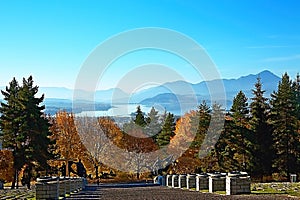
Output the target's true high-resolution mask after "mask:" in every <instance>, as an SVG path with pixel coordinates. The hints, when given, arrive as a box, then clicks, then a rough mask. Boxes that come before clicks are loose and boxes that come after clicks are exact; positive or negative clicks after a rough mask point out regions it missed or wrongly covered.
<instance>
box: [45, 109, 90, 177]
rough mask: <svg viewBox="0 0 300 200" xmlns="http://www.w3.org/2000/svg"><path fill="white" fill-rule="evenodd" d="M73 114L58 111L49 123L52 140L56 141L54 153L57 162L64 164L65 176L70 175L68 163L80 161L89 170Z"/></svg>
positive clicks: (86, 155)
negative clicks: (57, 156) (56, 156)
mask: <svg viewBox="0 0 300 200" xmlns="http://www.w3.org/2000/svg"><path fill="white" fill-rule="evenodd" d="M74 119H75V116H74V114H70V113H67V112H65V111H60V112H58V113H57V114H56V116H55V117H53V118H52V119H51V120H50V121H51V124H52V126H51V132H52V134H53V135H52V137H51V139H52V140H55V141H56V144H55V153H56V154H57V155H59V158H58V160H60V161H63V162H65V163H66V170H67V172H66V174H67V175H70V171H69V169H70V166H68V165H69V161H78V160H79V159H81V160H82V161H83V164H84V165H85V167H86V168H90V167H91V164H90V162H89V159H88V158H89V156H90V154H89V152H88V151H87V150H86V148H85V146H84V145H83V144H82V142H81V139H80V136H79V135H78V132H77V129H76V125H75V121H74Z"/></svg>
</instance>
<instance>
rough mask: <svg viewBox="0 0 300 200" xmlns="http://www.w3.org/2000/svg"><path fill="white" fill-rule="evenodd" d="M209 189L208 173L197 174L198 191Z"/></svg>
mask: <svg viewBox="0 0 300 200" xmlns="http://www.w3.org/2000/svg"><path fill="white" fill-rule="evenodd" d="M200 190H208V175H207V174H197V176H196V191H200Z"/></svg>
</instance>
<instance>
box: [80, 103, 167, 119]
mask: <svg viewBox="0 0 300 200" xmlns="http://www.w3.org/2000/svg"><path fill="white" fill-rule="evenodd" d="M138 106H139V105H138V104H117V105H113V106H112V108H110V109H109V110H107V111H84V112H81V113H79V114H76V115H77V116H89V117H93V116H95V117H100V116H114V117H129V116H130V114H131V113H135V112H136V109H137V107H138ZM140 107H141V109H142V112H144V113H149V112H150V110H151V107H147V106H144V105H140ZM156 109H157V108H156ZM157 110H158V111H159V112H161V111H160V110H159V109H157Z"/></svg>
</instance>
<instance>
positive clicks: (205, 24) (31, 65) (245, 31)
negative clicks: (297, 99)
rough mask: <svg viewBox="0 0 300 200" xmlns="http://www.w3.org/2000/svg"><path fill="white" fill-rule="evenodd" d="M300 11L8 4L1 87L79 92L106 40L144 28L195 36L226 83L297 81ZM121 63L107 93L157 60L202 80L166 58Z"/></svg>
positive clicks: (222, 0)
mask: <svg viewBox="0 0 300 200" xmlns="http://www.w3.org/2000/svg"><path fill="white" fill-rule="evenodd" d="M299 9H300V1H298V0H249V1H248V0H210V1H208V0H203V1H201V0H195V1H193V0H173V1H171V0H159V1H158V0H120V1H116V0H107V1H106V0H95V1H92V0H36V1H33V0H18V1H17V0H0V27H1V28H0V86H4V85H7V84H8V82H9V81H10V80H11V79H12V78H13V77H17V78H18V79H19V80H20V79H21V78H22V77H27V76H29V75H33V76H34V80H35V81H36V84H38V85H39V86H59V87H67V88H74V83H75V81H76V77H77V75H78V73H79V70H80V68H81V66H82V64H83V63H84V61H85V59H86V58H87V57H88V55H89V54H90V53H91V52H92V51H93V50H94V49H95V48H96V47H97V46H98V45H99V44H101V42H103V41H105V40H106V39H107V38H110V37H112V36H113V35H116V34H118V33H120V32H124V31H127V30H131V29H135V28H143V27H161V28H167V29H172V30H175V31H178V32H180V33H183V34H185V35H187V36H189V37H190V38H192V39H194V40H195V41H196V42H197V43H199V44H200V45H201V46H202V47H203V48H204V49H205V50H206V51H207V53H208V54H209V56H210V57H211V58H212V60H213V61H214V63H215V64H216V65H217V69H218V70H219V72H220V74H221V76H222V78H237V77H239V76H242V75H247V74H256V73H258V72H260V71H262V70H265V69H267V70H270V71H272V72H274V73H275V74H277V75H279V76H281V75H282V74H283V73H284V72H285V71H287V72H288V73H289V74H290V75H291V76H295V75H296V73H297V72H299V71H300V12H299ZM145 55H147V56H145ZM149 55H150V56H149ZM168 57H169V59H168ZM151 59H153V60H151ZM121 61H122V59H120V62H121ZM120 62H119V65H117V64H118V63H117V64H115V68H116V69H115V70H113V73H111V74H109V73H108V74H107V75H106V76H105V77H104V78H103V80H102V82H101V83H100V84H99V88H100V89H107V88H110V87H114V86H116V84H117V81H118V80H119V79H121V78H122V77H123V76H124V73H125V74H126V71H127V72H128V70H130V69H131V68H132V67H133V65H137V64H138V65H141V64H143V63H144V64H147V63H151V62H153V63H165V64H166V65H168V66H170V67H174V68H176V69H177V70H178V71H177V72H178V74H180V75H182V77H184V80H187V81H190V82H193V83H196V82H200V81H201V80H200V78H199V77H198V76H195V75H194V73H193V71H192V70H187V69H188V68H180V67H179V66H180V65H185V64H186V63H184V62H183V61H182V60H180V59H179V60H178V58H176V57H174V56H170V55H166V54H165V53H157V52H151V51H150V52H149V51H147V52H146V53H144V54H143V55H139V53H138V52H137V53H136V54H135V55H128V57H124V59H123V62H121V63H120ZM121 66H122V69H121ZM166 81H172V79H170V80H169V79H168V78H166Z"/></svg>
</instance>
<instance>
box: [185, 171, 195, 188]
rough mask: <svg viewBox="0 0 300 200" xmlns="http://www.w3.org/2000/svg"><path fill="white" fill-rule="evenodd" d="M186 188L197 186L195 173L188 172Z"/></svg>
mask: <svg viewBox="0 0 300 200" xmlns="http://www.w3.org/2000/svg"><path fill="white" fill-rule="evenodd" d="M186 188H187V189H188V190H189V189H192V188H196V175H195V174H188V175H187V176H186Z"/></svg>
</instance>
